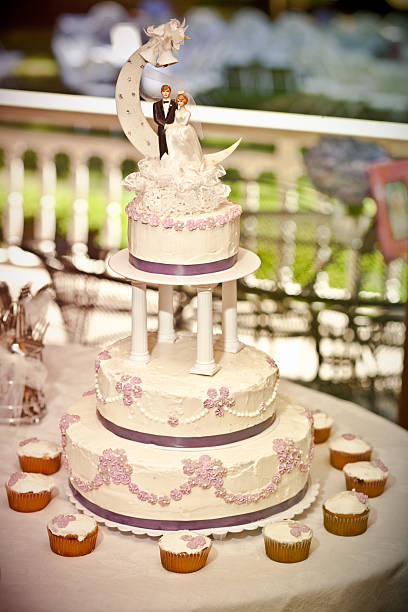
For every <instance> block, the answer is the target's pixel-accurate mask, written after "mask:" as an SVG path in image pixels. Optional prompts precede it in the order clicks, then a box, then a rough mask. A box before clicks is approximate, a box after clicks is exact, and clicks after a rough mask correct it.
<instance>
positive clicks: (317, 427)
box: [312, 410, 334, 444]
mask: <svg viewBox="0 0 408 612" xmlns="http://www.w3.org/2000/svg"><path fill="white" fill-rule="evenodd" d="M312 416H313V427H314V441H315V443H316V444H320V443H321V442H326V440H327V438H328V437H329V436H330V431H331V428H332V425H333V423H334V421H333V419H332V417H331V416H329V415H328V414H326V413H325V412H322V411H321V410H312Z"/></svg>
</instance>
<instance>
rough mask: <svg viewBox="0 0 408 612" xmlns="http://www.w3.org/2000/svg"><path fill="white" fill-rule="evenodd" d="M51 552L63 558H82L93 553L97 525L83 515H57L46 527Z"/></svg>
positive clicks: (93, 520) (92, 519) (89, 517)
mask: <svg viewBox="0 0 408 612" xmlns="http://www.w3.org/2000/svg"><path fill="white" fill-rule="evenodd" d="M47 531H48V537H49V539H50V546H51V550H52V551H53V552H55V553H56V554H57V555H62V556H63V557H82V556H83V555H88V554H89V553H90V552H92V551H93V549H94V548H95V545H96V538H97V536H98V525H97V524H96V521H95V519H94V518H92V517H91V516H87V515H85V514H58V516H55V517H54V518H53V519H51V520H50V522H49V523H48V525H47Z"/></svg>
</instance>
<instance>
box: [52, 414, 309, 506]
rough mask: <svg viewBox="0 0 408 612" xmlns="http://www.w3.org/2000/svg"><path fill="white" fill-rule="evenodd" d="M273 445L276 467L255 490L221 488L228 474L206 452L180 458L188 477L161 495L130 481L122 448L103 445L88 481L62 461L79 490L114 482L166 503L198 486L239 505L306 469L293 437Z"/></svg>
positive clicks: (151, 500) (263, 495)
mask: <svg viewBox="0 0 408 612" xmlns="http://www.w3.org/2000/svg"><path fill="white" fill-rule="evenodd" d="M75 416H76V415H64V417H65V420H64V423H63V426H62V429H61V431H62V430H64V432H65V431H66V428H67V427H68V426H69V425H70V423H71V422H75V421H72V419H67V417H75ZM64 417H63V418H64ZM78 419H79V417H78ZM64 435H65V433H64ZM65 446H66V442H65V444H64V443H63V448H65ZM273 448H274V450H275V452H276V453H277V455H278V459H279V470H278V471H277V472H276V473H275V474H274V475H273V476H272V479H271V482H270V483H269V484H268V485H266V486H265V487H263V488H262V489H260V490H258V491H256V492H254V493H250V492H247V493H229V492H228V491H227V490H226V489H225V488H224V478H225V476H227V469H226V468H225V467H224V466H223V464H222V462H221V461H220V460H219V459H212V458H211V457H210V456H209V455H201V457H199V459H198V460H193V459H184V460H183V462H182V463H183V472H184V474H185V475H186V476H188V477H189V478H188V479H187V481H186V482H184V483H181V484H180V485H179V486H178V487H177V488H175V489H172V490H171V491H170V493H169V495H161V496H158V495H155V494H154V493H150V492H148V491H144V490H141V489H140V488H139V486H138V485H137V484H136V483H134V482H132V481H131V475H132V472H133V468H132V466H131V465H130V464H129V463H128V460H127V456H126V454H125V451H124V450H123V449H115V450H112V449H111V448H108V449H105V450H104V451H103V453H102V455H101V456H100V457H99V464H98V471H97V474H96V475H95V477H94V478H93V479H92V480H90V481H85V480H82V479H81V478H78V477H77V476H73V473H72V469H71V467H70V465H69V462H68V460H67V458H66V457H65V461H64V465H65V466H66V468H67V470H68V474H69V477H70V479H71V481H72V482H73V484H74V485H75V486H76V487H77V488H78V489H79V490H80V491H82V492H87V491H92V490H94V489H98V488H99V487H101V486H103V485H109V484H111V483H113V484H115V485H125V486H127V487H128V489H129V491H130V493H132V494H133V495H136V496H137V498H138V499H139V500H140V501H142V502H148V503H150V504H151V505H155V504H156V503H158V504H159V505H161V506H168V505H169V504H170V503H171V502H172V501H174V502H178V501H180V500H181V499H182V498H183V496H184V495H190V493H191V491H192V489H193V488H194V487H200V488H201V489H210V488H212V489H214V492H215V496H216V497H220V498H222V499H224V501H225V502H226V503H228V504H237V505H242V504H251V503H257V502H258V501H259V500H261V499H265V498H267V497H269V496H270V495H272V494H273V493H275V492H276V490H277V488H278V485H279V483H280V482H281V480H282V477H283V476H284V474H289V473H290V472H292V471H293V470H294V469H295V468H296V467H299V469H300V471H308V470H309V469H310V460H311V459H310V457H311V454H312V452H311V451H309V456H308V460H309V462H308V463H303V462H302V461H301V451H300V450H299V449H298V448H296V447H295V444H294V441H293V440H290V439H275V440H274V442H273Z"/></svg>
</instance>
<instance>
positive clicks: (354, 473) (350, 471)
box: [343, 459, 389, 497]
mask: <svg viewBox="0 0 408 612" xmlns="http://www.w3.org/2000/svg"><path fill="white" fill-rule="evenodd" d="M343 472H344V477H345V479H346V488H347V489H348V490H349V491H351V490H352V489H355V490H356V491H358V492H359V493H365V495H368V497H377V496H378V495H381V493H383V492H384V489H385V483H386V482H387V478H388V473H389V472H388V468H387V466H385V465H384V464H383V462H382V461H381V460H380V459H374V461H357V462H356V463H346V465H345V466H344V468H343Z"/></svg>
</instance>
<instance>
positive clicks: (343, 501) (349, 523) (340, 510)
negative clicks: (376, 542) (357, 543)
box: [323, 491, 369, 536]
mask: <svg viewBox="0 0 408 612" xmlns="http://www.w3.org/2000/svg"><path fill="white" fill-rule="evenodd" d="M368 513H369V508H368V506H367V495H364V493H358V492H357V491H341V493H336V495H333V496H332V497H329V499H327V500H326V501H325V502H324V504H323V519H324V526H325V528H326V529H327V531H330V533H334V535H341V536H355V535H360V534H361V533H364V532H365V531H366V529H367V521H368Z"/></svg>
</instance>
